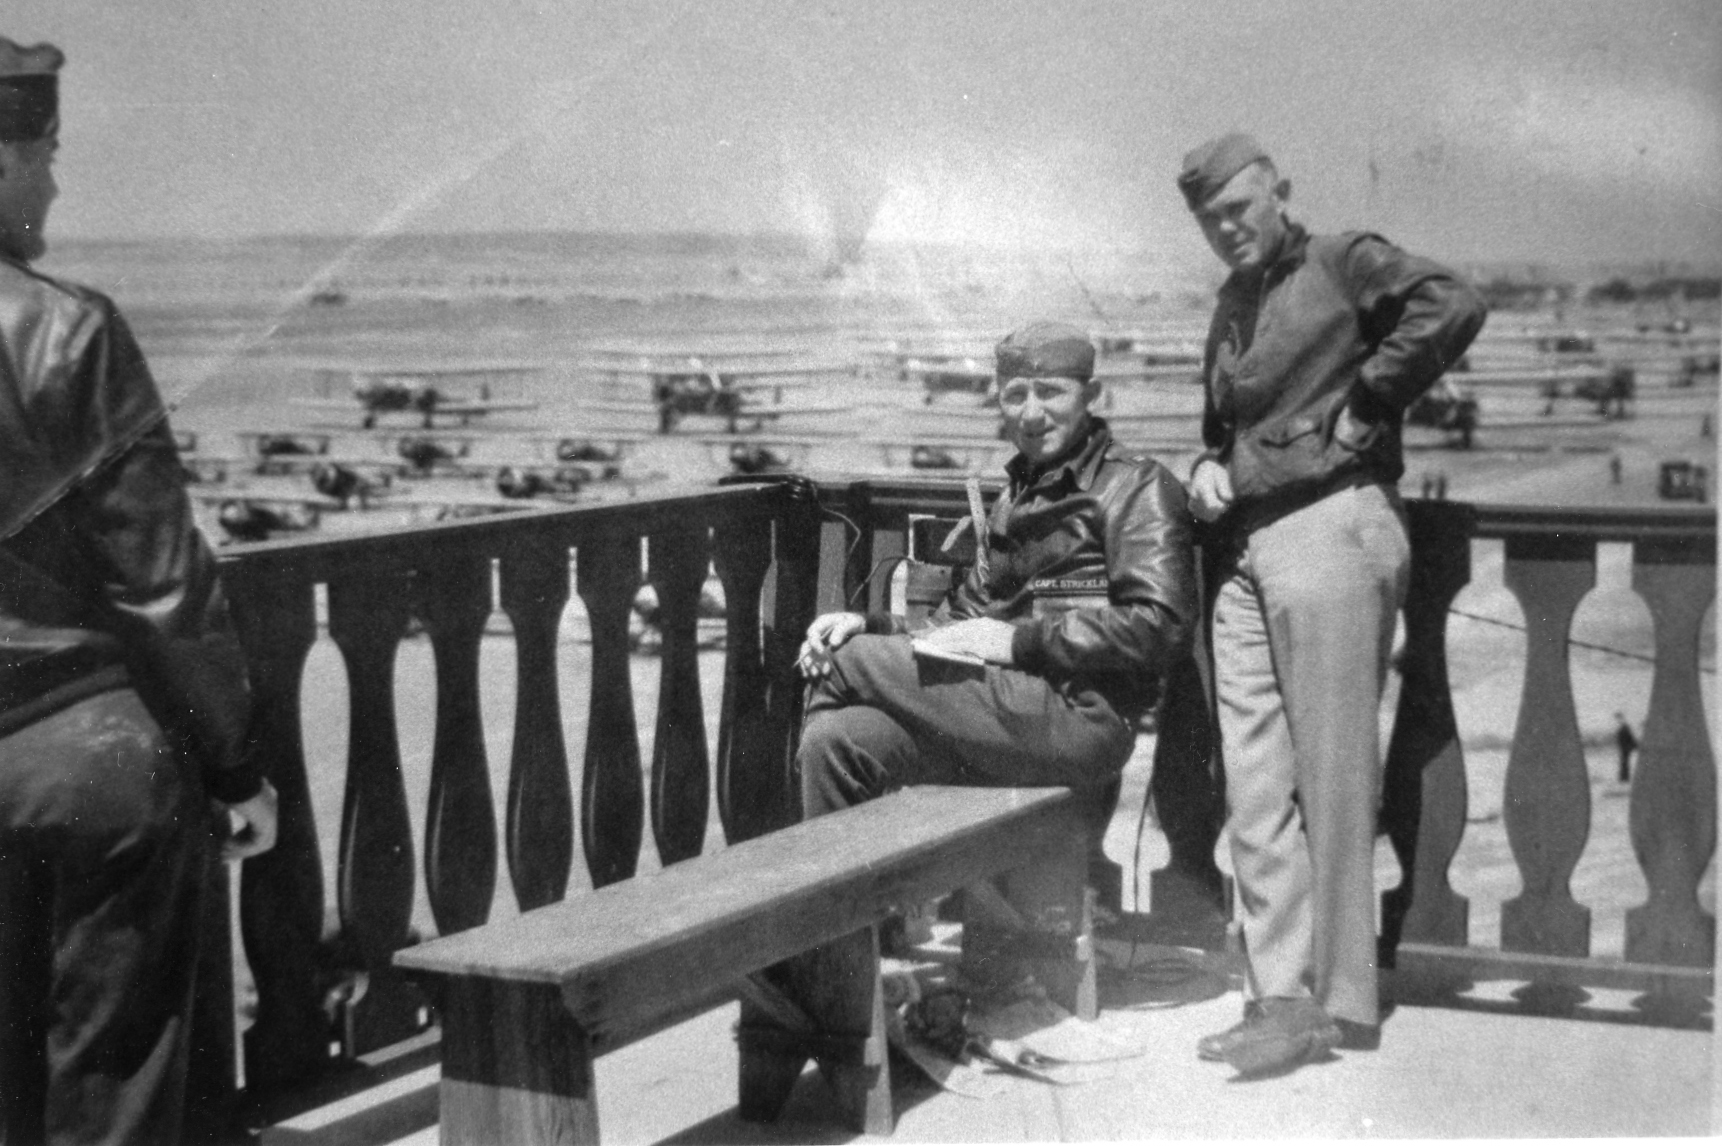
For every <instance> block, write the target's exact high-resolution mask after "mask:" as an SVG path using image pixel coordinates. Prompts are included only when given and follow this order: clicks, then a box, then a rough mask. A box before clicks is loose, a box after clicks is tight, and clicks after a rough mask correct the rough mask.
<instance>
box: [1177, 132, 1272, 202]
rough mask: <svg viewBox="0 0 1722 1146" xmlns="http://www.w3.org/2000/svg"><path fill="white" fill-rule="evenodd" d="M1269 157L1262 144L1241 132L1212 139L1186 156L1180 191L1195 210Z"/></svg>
mask: <svg viewBox="0 0 1722 1146" xmlns="http://www.w3.org/2000/svg"><path fill="white" fill-rule="evenodd" d="M1267 158H1268V153H1267V152H1265V151H1263V150H1262V145H1261V144H1259V143H1257V142H1256V141H1255V138H1254V137H1253V136H1249V135H1245V134H1244V133H1243V132H1241V131H1234V132H1230V133H1229V134H1226V135H1222V136H1220V137H1219V138H1217V139H1210V140H1208V142H1206V143H1204V144H1202V146H1200V147H1198V148H1196V149H1195V150H1194V151H1192V152H1190V153H1189V154H1188V155H1186V156H1184V170H1183V171H1180V172H1179V173H1178V190H1180V191H1182V192H1183V193H1184V202H1186V203H1188V204H1189V205H1190V210H1192V211H1194V210H1196V209H1197V208H1198V207H1200V206H1201V205H1202V204H1203V203H1206V202H1207V201H1208V200H1209V199H1210V198H1212V197H1213V195H1214V194H1215V193H1216V192H1218V191H1219V190H1220V188H1222V187H1224V186H1225V185H1226V184H1227V183H1228V182H1230V181H1231V178H1232V176H1234V175H1236V174H1237V173H1238V172H1240V171H1242V170H1243V169H1244V168H1246V167H1248V166H1249V165H1250V164H1252V163H1259V162H1261V161H1263V160H1265V159H1267Z"/></svg>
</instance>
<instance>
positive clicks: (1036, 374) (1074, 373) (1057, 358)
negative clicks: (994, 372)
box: [994, 322, 1094, 383]
mask: <svg viewBox="0 0 1722 1146" xmlns="http://www.w3.org/2000/svg"><path fill="white" fill-rule="evenodd" d="M994 353H995V354H996V355H997V358H998V380H999V381H1000V382H1001V383H1002V382H1004V381H1005V379H1007V378H1080V379H1082V380H1083V381H1084V382H1086V381H1088V380H1089V379H1090V378H1093V377H1094V343H1092V342H1090V341H1089V340H1088V335H1087V334H1086V333H1085V332H1084V331H1081V330H1079V329H1077V328H1076V327H1074V326H1071V325H1069V324H1068V323H1063V322H1032V323H1030V324H1029V325H1027V326H1024V327H1022V328H1020V329H1017V330H1013V331H1011V332H1010V333H1009V334H1007V335H1005V336H1004V339H1003V340H1002V341H1001V342H1000V343H999V344H998V346H997V347H995V348H994Z"/></svg>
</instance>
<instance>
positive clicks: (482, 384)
mask: <svg viewBox="0 0 1722 1146" xmlns="http://www.w3.org/2000/svg"><path fill="white" fill-rule="evenodd" d="M303 367H304V369H307V370H310V371H312V372H313V373H315V374H316V375H317V376H318V377H319V378H320V379H321V380H322V382H323V388H324V389H325V391H326V390H327V389H328V384H329V382H330V380H332V379H335V378H345V379H346V380H347V382H348V384H349V386H350V387H351V389H352V395H353V396H352V399H351V400H350V401H342V400H340V399H338V398H303V399H300V400H299V401H298V403H297V404H298V405H301V406H309V407H313V408H316V409H323V410H330V409H338V410H349V411H350V410H352V409H353V405H354V403H357V404H358V408H359V410H360V411H361V412H362V416H361V419H360V424H361V425H363V426H364V427H365V428H366V429H367V430H368V429H372V428H374V427H375V426H376V424H377V420H378V418H379V417H381V416H382V415H384V414H397V413H400V414H413V415H416V416H418V417H419V418H420V419H422V425H423V426H424V427H425V428H426V429H427V430H428V429H430V428H432V427H433V426H434V425H435V424H436V419H437V418H439V417H443V418H458V419H459V420H460V424H461V425H463V426H464V425H467V424H468V423H469V422H471V420H472V419H473V418H476V417H480V416H482V415H485V414H495V413H502V412H505V411H525V410H536V409H537V408H538V403H536V402H523V401H496V400H494V399H492V398H491V396H490V384H491V380H492V379H495V378H506V377H520V376H522V375H529V374H536V373H538V372H539V371H541V370H543V369H544V364H542V363H534V362H471V363H426V364H398V365H366V364H362V363H349V362H337V363H305V364H303ZM448 379H463V380H472V379H478V380H479V396H478V397H477V398H464V397H459V396H457V395H454V394H451V393H450V392H448V391H446V390H444V389H442V383H443V382H444V381H445V380H448Z"/></svg>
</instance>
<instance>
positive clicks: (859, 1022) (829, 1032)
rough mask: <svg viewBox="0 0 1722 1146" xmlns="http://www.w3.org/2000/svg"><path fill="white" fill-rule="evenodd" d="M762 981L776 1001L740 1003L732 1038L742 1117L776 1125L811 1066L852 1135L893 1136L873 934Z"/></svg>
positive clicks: (854, 937) (850, 938)
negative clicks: (735, 1047) (854, 1131)
mask: <svg viewBox="0 0 1722 1146" xmlns="http://www.w3.org/2000/svg"><path fill="white" fill-rule="evenodd" d="M764 979H765V990H766V992H767V993H768V994H769V995H772V996H775V998H772V999H760V998H758V997H750V996H749V994H747V993H744V994H743V996H742V1003H741V1027H740V1029H739V1030H738V1031H737V1032H736V1038H737V1042H738V1044H739V1046H740V1052H741V1093H740V1113H741V1117H742V1118H744V1119H746V1120H747V1121H750V1122H770V1121H773V1120H775V1119H776V1118H777V1116H778V1114H779V1112H780V1111H782V1109H783V1104H784V1103H785V1102H786V1101H788V1099H789V1093H790V1091H791V1090H792V1089H793V1088H794V1086H795V1082H796V1079H798V1078H799V1077H800V1075H801V1069H802V1067H803V1066H805V1065H806V1064H807V1060H808V1059H810V1058H811V1059H813V1060H815V1061H816V1062H818V1063H819V1069H820V1073H822V1074H823V1075H824V1076H825V1080H826V1081H827V1082H828V1083H829V1084H830V1086H831V1089H832V1090H833V1091H835V1092H836V1095H837V1099H838V1102H839V1103H840V1104H841V1105H842V1106H843V1108H844V1110H845V1112H846V1113H847V1114H848V1115H849V1116H850V1118H851V1119H852V1121H853V1123H854V1125H855V1128H856V1129H858V1130H860V1131H862V1132H863V1133H866V1134H889V1133H891V1129H892V1126H893V1125H894V1114H893V1112H892V1109H891V1073H890V1066H889V1062H888V1058H887V1047H886V1036H885V993H884V989H883V987H882V985H881V984H880V981H879V933H878V929H877V928H876V927H867V928H863V929H862V930H860V931H856V932H853V933H851V934H849V935H846V936H844V937H843V938H842V939H839V940H836V941H835V942H832V943H828V944H826V945H825V946H823V947H819V948H816V949H814V950H812V951H809V952H808V953H806V954H805V955H800V956H797V957H796V958H794V959H791V960H788V961H786V962H784V963H780V964H778V965H777V966H776V967H773V968H772V969H771V970H770V971H768V972H767V973H766V974H765V976H764ZM767 1004H770V1005H767ZM786 1011H789V1012H799V1013H789V1014H786Z"/></svg>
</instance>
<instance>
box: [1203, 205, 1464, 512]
mask: <svg viewBox="0 0 1722 1146" xmlns="http://www.w3.org/2000/svg"><path fill="white" fill-rule="evenodd" d="M1485 313H1486V312H1485V308H1484V305H1483V300H1482V297H1481V296H1480V295H1479V294H1478V293H1477V292H1476V291H1475V290H1474V289H1472V288H1471V286H1470V285H1468V284H1467V283H1465V282H1464V281H1463V280H1462V279H1460V278H1459V277H1458V276H1457V275H1455V274H1454V273H1453V272H1452V271H1449V270H1448V269H1446V268H1445V267H1442V266H1440V265H1439V264H1437V263H1434V262H1431V261H1430V260H1428V259H1424V258H1420V257H1418V256H1416V255H1411V254H1407V253H1406V252H1405V251H1402V250H1400V249H1399V248H1398V247H1396V246H1394V245H1393V244H1392V243H1389V242H1388V241H1387V240H1386V239H1383V238H1382V237H1381V236H1379V235H1372V234H1366V233H1360V232H1353V233H1348V234H1342V235H1314V236H1312V235H1310V234H1308V233H1307V232H1306V231H1304V229H1303V228H1302V227H1299V226H1297V225H1296V224H1293V225H1292V226H1291V228H1290V230H1289V231H1288V232H1287V234H1286V237H1285V240H1284V242H1283V243H1282V244H1281V248H1280V253H1279V255H1278V256H1277V257H1276V258H1275V259H1274V261H1273V262H1272V263H1271V264H1270V265H1269V266H1268V267H1267V268H1266V270H1265V271H1264V272H1263V273H1261V274H1255V275H1246V274H1242V273H1235V274H1233V275H1232V276H1231V278H1229V279H1227V280H1226V283H1225V285H1224V286H1222V287H1221V288H1220V295H1219V303H1218V305H1217V306H1216V308H1215V310H1214V319H1213V323H1212V325H1211V326H1210V328H1209V332H1208V345H1207V353H1206V356H1205V365H1204V367H1203V377H1204V378H1205V379H1206V382H1207V408H1206V413H1205V415H1204V417H1203V421H1202V437H1203V440H1204V442H1205V444H1206V445H1207V446H1208V447H1209V449H1208V453H1207V454H1205V455H1204V456H1205V457H1210V458H1213V459H1215V460H1217V461H1219V462H1220V463H1222V464H1223V465H1225V466H1226V467H1227V470H1228V473H1229V475H1230V477H1231V480H1232V493H1233V496H1234V498H1235V499H1236V501H1235V504H1234V507H1233V509H1232V511H1230V512H1229V513H1228V515H1227V519H1226V520H1225V521H1224V522H1223V524H1243V525H1245V526H1248V525H1250V524H1252V523H1259V522H1260V521H1262V520H1266V519H1270V518H1272V517H1274V516H1278V515H1279V514H1280V513H1283V512H1289V511H1290V510H1292V509H1296V508H1298V507H1300V506H1302V505H1307V504H1309V503H1311V502H1313V501H1315V500H1317V499H1318V498H1320V497H1322V496H1325V495H1326V494H1327V493H1328V492H1331V491H1332V490H1334V489H1337V488H1340V487H1342V486H1346V485H1358V484H1363V483H1365V482H1380V483H1384V484H1389V485H1391V484H1393V483H1395V482H1397V481H1398V480H1399V478H1400V475H1401V474H1403V473H1404V472H1405V462H1404V457H1403V452H1402V449H1401V446H1400V430H1401V422H1402V416H1403V414H1404V412H1405V408H1406V407H1407V406H1409V405H1410V404H1411V403H1412V402H1413V401H1415V400H1416V398H1417V397H1418V395H1420V394H1422V393H1423V392H1424V391H1425V390H1427V389H1429V387H1430V386H1432V385H1434V384H1435V381H1436V379H1438V378H1440V376H1441V374H1442V372H1443V371H1445V370H1446V369H1447V368H1448V367H1449V366H1451V365H1452V364H1453V363H1454V362H1455V361H1456V360H1457V359H1458V358H1459V356H1460V355H1461V354H1463V353H1464V352H1465V348H1466V347H1467V346H1469V345H1470V343H1471V340H1472V339H1473V338H1475V337H1476V336H1477V332H1478V330H1480V329H1481V328H1482V326H1483V319H1484V315H1485ZM1198 464H1200V463H1199V462H1198Z"/></svg>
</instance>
